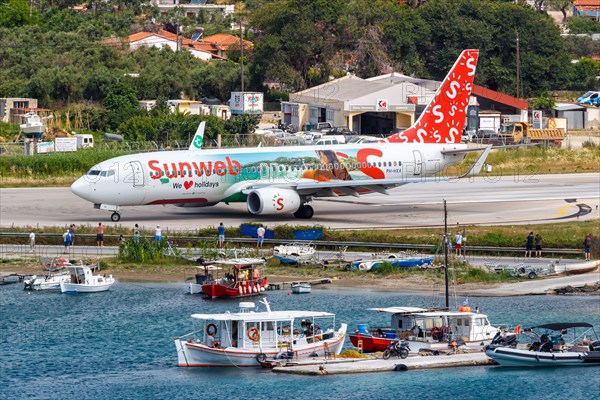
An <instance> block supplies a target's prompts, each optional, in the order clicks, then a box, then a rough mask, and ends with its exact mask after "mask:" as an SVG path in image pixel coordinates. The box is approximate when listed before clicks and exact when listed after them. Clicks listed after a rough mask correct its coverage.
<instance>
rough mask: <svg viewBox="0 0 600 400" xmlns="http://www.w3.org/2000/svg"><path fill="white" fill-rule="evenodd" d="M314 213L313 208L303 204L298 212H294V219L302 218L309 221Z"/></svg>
mask: <svg viewBox="0 0 600 400" xmlns="http://www.w3.org/2000/svg"><path fill="white" fill-rule="evenodd" d="M314 213H315V210H313V208H312V207H311V206H309V205H308V204H304V205H302V206H300V208H299V209H298V211H296V212H295V213H294V217H296V218H302V219H310V218H312V216H313V215H314Z"/></svg>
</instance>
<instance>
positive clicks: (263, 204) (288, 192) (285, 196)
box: [246, 188, 302, 215]
mask: <svg viewBox="0 0 600 400" xmlns="http://www.w3.org/2000/svg"><path fill="white" fill-rule="evenodd" d="M246 202H247V203H246V204H247V205H248V212H250V213H251V214H258V215H270V214H290V213H294V212H296V211H298V209H299V208H300V206H301V205H302V201H301V200H300V195H299V194H298V193H297V192H296V191H295V190H292V189H279V188H261V189H255V190H253V191H251V192H250V193H248V199H247V200H246Z"/></svg>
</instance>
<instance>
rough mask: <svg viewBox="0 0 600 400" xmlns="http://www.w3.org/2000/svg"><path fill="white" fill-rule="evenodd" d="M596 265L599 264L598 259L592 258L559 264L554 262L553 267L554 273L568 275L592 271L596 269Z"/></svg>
mask: <svg viewBox="0 0 600 400" xmlns="http://www.w3.org/2000/svg"><path fill="white" fill-rule="evenodd" d="M598 266H600V260H592V261H586V262H582V263H576V264H561V263H558V262H557V263H555V264H554V266H553V268H554V272H555V273H556V274H560V275H562V274H564V275H570V274H583V273H586V272H592V271H595V270H596V269H598Z"/></svg>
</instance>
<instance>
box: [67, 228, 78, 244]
mask: <svg viewBox="0 0 600 400" xmlns="http://www.w3.org/2000/svg"><path fill="white" fill-rule="evenodd" d="M76 230H77V227H76V226H75V224H71V225H69V235H70V236H71V246H74V245H75V231H76Z"/></svg>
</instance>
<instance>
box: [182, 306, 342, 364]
mask: <svg viewBox="0 0 600 400" xmlns="http://www.w3.org/2000/svg"><path fill="white" fill-rule="evenodd" d="M260 303H262V304H263V305H264V308H265V309H264V311H257V310H256V307H255V304H254V303H253V302H241V303H240V304H239V311H238V312H232V313H230V312H226V313H223V314H193V315H192V319H193V320H194V321H196V322H198V321H199V323H200V327H199V329H198V330H195V331H194V332H191V333H188V334H186V335H184V336H181V337H178V338H175V347H176V348H177V364H178V365H179V366H180V367H258V366H260V365H261V363H263V362H265V361H267V360H274V359H293V360H298V359H305V358H308V357H315V356H327V355H330V354H339V353H340V352H341V350H342V347H343V345H344V340H345V338H346V328H347V326H346V324H340V327H339V328H338V329H337V330H336V329H335V314H331V313H327V312H320V311H295V310H294V311H273V310H271V307H270V305H269V303H268V302H267V300H266V299H263V300H261V301H260Z"/></svg>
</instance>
